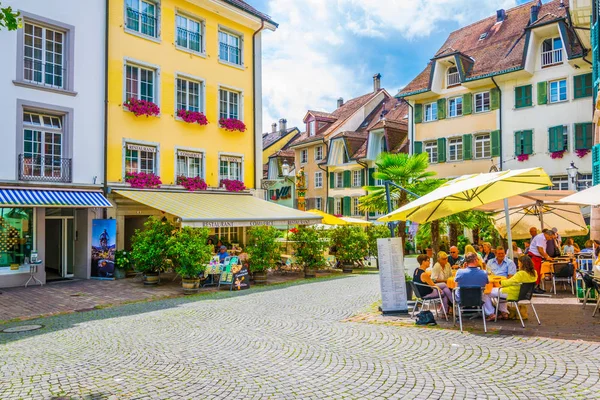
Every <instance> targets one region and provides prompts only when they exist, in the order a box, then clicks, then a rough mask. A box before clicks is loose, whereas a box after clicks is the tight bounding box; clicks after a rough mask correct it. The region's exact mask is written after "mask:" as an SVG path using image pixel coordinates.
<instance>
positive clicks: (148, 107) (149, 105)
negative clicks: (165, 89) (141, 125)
mask: <svg viewBox="0 0 600 400" xmlns="http://www.w3.org/2000/svg"><path fill="white" fill-rule="evenodd" d="M123 106H124V107H125V108H126V109H128V110H129V111H131V112H132V113H133V114H134V115H135V116H136V117H139V116H140V115H145V116H146V117H149V116H151V115H154V116H156V115H159V114H160V108H159V107H158V106H157V105H156V104H154V103H153V102H151V101H146V100H138V99H129V100H127V101H126V102H125V103H124V104H123Z"/></svg>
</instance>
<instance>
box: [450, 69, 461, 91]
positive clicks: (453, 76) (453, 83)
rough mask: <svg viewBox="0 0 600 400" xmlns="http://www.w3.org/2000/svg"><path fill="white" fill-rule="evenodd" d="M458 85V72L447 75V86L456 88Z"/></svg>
mask: <svg viewBox="0 0 600 400" xmlns="http://www.w3.org/2000/svg"><path fill="white" fill-rule="evenodd" d="M459 83H460V76H459V75H458V72H453V73H451V74H448V84H447V86H448V87H450V86H456V85H458V84H459Z"/></svg>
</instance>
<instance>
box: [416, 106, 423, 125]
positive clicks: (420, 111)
mask: <svg viewBox="0 0 600 400" xmlns="http://www.w3.org/2000/svg"><path fill="white" fill-rule="evenodd" d="M421 122H423V104H415V124H420V123H421Z"/></svg>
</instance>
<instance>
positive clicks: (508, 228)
mask: <svg viewBox="0 0 600 400" xmlns="http://www.w3.org/2000/svg"><path fill="white" fill-rule="evenodd" d="M504 218H505V220H506V240H508V249H507V250H508V252H507V253H508V259H509V260H512V259H513V258H514V257H515V255H514V254H513V248H512V227H511V226H510V211H509V210H508V199H504Z"/></svg>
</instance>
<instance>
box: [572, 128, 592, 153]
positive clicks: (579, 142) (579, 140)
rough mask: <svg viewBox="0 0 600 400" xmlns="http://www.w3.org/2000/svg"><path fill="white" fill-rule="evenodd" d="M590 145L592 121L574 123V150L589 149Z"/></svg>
mask: <svg viewBox="0 0 600 400" xmlns="http://www.w3.org/2000/svg"><path fill="white" fill-rule="evenodd" d="M592 145H593V138H592V123H591V122H586V123H582V124H575V150H587V149H591V148H592Z"/></svg>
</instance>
